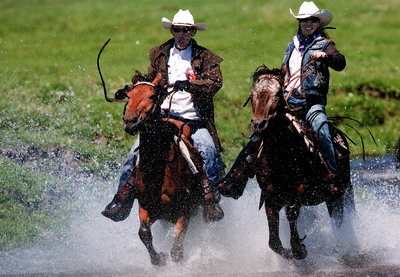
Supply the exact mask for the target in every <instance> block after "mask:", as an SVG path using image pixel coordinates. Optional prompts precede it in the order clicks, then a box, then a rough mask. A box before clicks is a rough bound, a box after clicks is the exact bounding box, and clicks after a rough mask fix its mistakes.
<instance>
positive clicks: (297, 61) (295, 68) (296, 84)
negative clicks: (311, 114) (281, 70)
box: [285, 36, 303, 91]
mask: <svg viewBox="0 0 400 277" xmlns="http://www.w3.org/2000/svg"><path fill="white" fill-rule="evenodd" d="M293 42H294V49H293V52H292V55H291V56H290V59H289V70H288V71H287V73H286V77H285V79H286V83H288V82H290V83H289V84H288V85H287V87H286V89H285V90H286V91H291V90H292V88H297V89H298V90H299V91H300V90H301V86H300V79H301V78H299V77H300V73H301V72H300V71H301V70H300V68H301V60H302V59H303V54H302V53H301V52H300V49H299V46H300V42H299V40H298V38H297V36H294V38H293ZM295 72H296V74H295V75H293V76H292V77H291V78H290V80H289V79H288V78H289V77H290V75H291V74H293V73H295ZM292 80H293V81H292Z"/></svg>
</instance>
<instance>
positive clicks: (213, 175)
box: [188, 123, 225, 221]
mask: <svg viewBox="0 0 400 277" xmlns="http://www.w3.org/2000/svg"><path fill="white" fill-rule="evenodd" d="M188 125H189V126H190V128H191V130H192V135H191V137H192V139H193V144H194V146H195V147H196V148H197V149H198V150H199V152H200V155H201V157H202V159H203V161H204V170H205V173H206V175H207V176H205V177H206V178H202V184H201V186H202V191H203V196H204V212H205V213H206V214H207V215H205V217H207V218H210V219H211V220H213V221H215V220H220V219H222V218H223V216H224V213H223V211H222V209H221V207H220V206H219V204H218V202H219V199H220V195H219V192H218V188H217V182H218V180H220V178H222V176H223V175H224V173H225V172H224V168H225V164H224V163H223V162H222V158H221V155H220V154H219V153H218V151H217V149H216V147H215V144H214V141H213V139H212V137H211V135H210V133H209V132H208V130H207V129H206V128H202V127H201V126H200V127H199V126H195V124H190V123H189V124H188ZM210 192H211V193H212V195H211V194H210Z"/></svg>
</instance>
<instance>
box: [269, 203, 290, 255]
mask: <svg viewBox="0 0 400 277" xmlns="http://www.w3.org/2000/svg"><path fill="white" fill-rule="evenodd" d="M279 210H280V209H278V208H276V207H270V206H268V205H267V204H265V213H266V214H267V220H268V228H269V241H268V244H269V247H270V248H271V249H272V250H273V251H274V252H276V253H278V254H279V255H281V256H283V257H284V258H287V259H289V258H291V257H292V253H291V251H290V250H289V249H285V248H283V246H282V241H281V239H280V237H279Z"/></svg>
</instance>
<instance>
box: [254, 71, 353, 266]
mask: <svg viewBox="0 0 400 277" xmlns="http://www.w3.org/2000/svg"><path fill="white" fill-rule="evenodd" d="M254 81H255V82H254V84H253V88H252V94H251V96H250V97H251V99H250V100H251V105H252V111H253V117H252V120H251V125H252V129H253V132H254V133H255V134H256V135H258V136H260V137H261V142H260V146H259V148H258V149H259V150H258V155H257V158H256V178H257V182H258V183H259V186H260V188H261V190H262V193H261V200H260V208H261V207H262V205H265V212H266V214H267V219H268V226H269V246H270V248H271V249H272V250H273V251H275V252H276V253H278V254H280V255H282V256H283V257H286V258H295V259H304V258H305V257H306V256H307V249H306V247H305V245H304V244H303V243H302V241H303V240H304V238H305V237H304V238H302V239H301V238H300V236H299V233H298V230H297V219H298V216H299V212H300V207H301V206H303V205H317V204H320V203H322V202H326V205H327V208H328V212H329V215H330V216H331V218H332V219H334V222H335V223H336V226H340V224H341V223H342V222H343V216H344V209H345V207H346V206H350V207H351V208H354V195H353V189H352V185H351V182H350V159H349V155H348V154H349V153H347V155H340V154H339V155H338V157H337V161H338V168H339V170H338V172H339V176H338V179H339V181H340V183H341V184H342V185H343V188H344V193H343V194H340V195H337V196H332V194H330V193H329V189H328V187H327V184H326V181H325V180H324V178H323V176H324V175H326V172H327V169H326V166H325V165H324V163H323V161H322V160H321V158H320V157H319V155H318V153H317V152H318V151H316V149H314V151H313V152H312V151H310V150H309V149H308V148H309V147H307V144H306V143H305V137H303V136H301V135H300V134H299V132H298V130H296V127H295V126H294V125H293V119H294V117H293V116H292V115H290V112H289V111H288V110H287V108H286V102H285V99H284V95H283V81H282V76H281V71H280V70H278V69H274V70H269V69H264V70H262V71H261V70H260V71H258V72H256V73H255V75H254ZM330 129H331V131H335V133H334V134H333V135H332V137H333V138H334V140H335V141H339V142H341V143H342V145H343V146H344V148H347V149H348V145H347V141H346V140H345V138H344V136H343V135H342V134H341V132H340V131H339V130H338V129H337V128H336V127H334V126H333V125H331V126H330ZM315 148H316V147H315ZM335 148H336V147H335ZM337 153H338V152H337ZM283 207H286V216H287V219H288V221H289V224H290V234H291V236H290V245H291V249H286V248H284V247H283V246H282V242H281V240H280V238H279V211H280V210H281V209H282V208H283Z"/></svg>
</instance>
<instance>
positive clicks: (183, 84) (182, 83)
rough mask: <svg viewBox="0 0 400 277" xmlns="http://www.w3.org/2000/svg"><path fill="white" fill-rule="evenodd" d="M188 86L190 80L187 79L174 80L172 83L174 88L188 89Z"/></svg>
mask: <svg viewBox="0 0 400 277" xmlns="http://www.w3.org/2000/svg"><path fill="white" fill-rule="evenodd" d="M189 88H190V82H189V80H185V81H176V82H175V84H174V89H175V90H185V91H188V90H189Z"/></svg>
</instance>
